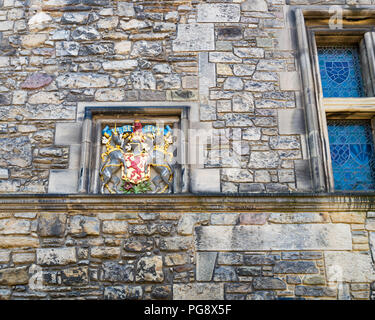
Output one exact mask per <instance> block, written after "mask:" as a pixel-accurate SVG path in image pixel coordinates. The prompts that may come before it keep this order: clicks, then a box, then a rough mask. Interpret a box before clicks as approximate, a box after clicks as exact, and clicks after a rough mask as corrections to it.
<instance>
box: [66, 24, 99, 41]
mask: <svg viewBox="0 0 375 320" xmlns="http://www.w3.org/2000/svg"><path fill="white" fill-rule="evenodd" d="M100 37H101V36H100V33H99V32H98V30H96V29H95V28H93V27H78V28H76V29H75V30H74V31H73V32H72V39H73V40H99V39H100Z"/></svg>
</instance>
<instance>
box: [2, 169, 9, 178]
mask: <svg viewBox="0 0 375 320" xmlns="http://www.w3.org/2000/svg"><path fill="white" fill-rule="evenodd" d="M8 178H9V170H8V169H5V168H0V179H4V180H7V179H8Z"/></svg>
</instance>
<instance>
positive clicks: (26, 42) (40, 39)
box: [21, 33, 48, 49]
mask: <svg viewBox="0 0 375 320" xmlns="http://www.w3.org/2000/svg"><path fill="white" fill-rule="evenodd" d="M47 39H48V34H45V33H31V34H28V35H25V36H23V37H22V40H21V41H22V46H23V47H25V48H27V49H32V48H39V47H41V46H42V45H43V44H44V43H45V42H46V41H47Z"/></svg>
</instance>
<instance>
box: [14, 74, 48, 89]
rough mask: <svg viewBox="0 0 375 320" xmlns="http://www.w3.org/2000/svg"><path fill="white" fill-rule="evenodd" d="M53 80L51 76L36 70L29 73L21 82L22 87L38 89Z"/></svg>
mask: <svg viewBox="0 0 375 320" xmlns="http://www.w3.org/2000/svg"><path fill="white" fill-rule="evenodd" d="M52 81H53V78H52V77H51V76H50V75H48V74H46V73H41V72H36V73H33V74H31V75H29V76H28V77H27V78H26V80H25V81H24V82H23V83H22V84H21V88H22V89H39V88H43V87H45V86H48V85H49V84H50V83H51V82H52Z"/></svg>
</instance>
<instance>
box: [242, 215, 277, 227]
mask: <svg viewBox="0 0 375 320" xmlns="http://www.w3.org/2000/svg"><path fill="white" fill-rule="evenodd" d="M269 215H270V213H262V212H253V213H248V212H244V213H241V215H240V224H241V225H249V224H250V225H251V224H265V223H266V221H267V219H268V217H269Z"/></svg>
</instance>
